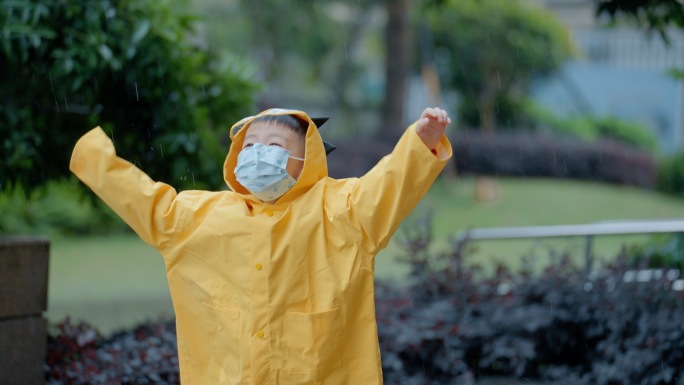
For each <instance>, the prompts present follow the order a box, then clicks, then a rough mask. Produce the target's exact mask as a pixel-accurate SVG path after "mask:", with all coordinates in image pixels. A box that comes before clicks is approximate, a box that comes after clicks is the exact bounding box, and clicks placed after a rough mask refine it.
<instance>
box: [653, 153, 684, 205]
mask: <svg viewBox="0 0 684 385" xmlns="http://www.w3.org/2000/svg"><path fill="white" fill-rule="evenodd" d="M657 189H658V191H661V192H664V193H666V194H671V195H675V196H679V197H682V198H684V153H679V154H676V155H673V156H671V157H669V158H667V159H665V160H663V161H662V163H661V164H660V166H659V168H658V176H657Z"/></svg>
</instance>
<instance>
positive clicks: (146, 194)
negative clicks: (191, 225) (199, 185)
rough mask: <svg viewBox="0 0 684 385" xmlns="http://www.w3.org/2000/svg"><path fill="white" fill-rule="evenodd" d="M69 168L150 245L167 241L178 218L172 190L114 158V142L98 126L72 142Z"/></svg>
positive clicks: (180, 217)
mask: <svg viewBox="0 0 684 385" xmlns="http://www.w3.org/2000/svg"><path fill="white" fill-rule="evenodd" d="M69 169H70V170H71V172H73V173H74V174H75V175H76V176H77V177H78V178H79V179H80V180H81V181H82V182H83V183H85V184H86V185H87V186H88V187H90V188H91V189H92V190H93V192H94V193H95V194H97V196H99V197H100V198H101V199H102V200H103V201H104V202H105V203H106V204H107V205H108V206H109V207H110V208H112V210H114V212H116V214H117V215H119V216H120V217H121V219H123V220H124V222H126V223H127V224H128V225H129V226H130V227H131V228H132V229H133V230H134V231H135V232H136V233H137V234H138V235H139V236H140V238H142V240H143V241H145V242H146V243H147V244H149V245H151V246H153V247H156V248H160V247H161V246H162V244H163V243H164V242H166V241H168V240H169V237H170V234H171V233H172V232H173V229H175V228H176V226H177V225H178V223H179V222H180V221H181V219H182V214H183V213H182V211H183V210H177V207H176V206H177V204H176V203H177V200H176V197H177V193H176V190H175V189H174V188H173V187H171V186H169V185H167V184H164V183H160V182H155V181H153V180H152V179H151V178H150V177H149V176H147V175H146V174H145V173H144V172H142V171H141V170H139V169H138V168H137V167H135V166H134V165H133V164H131V163H129V162H128V161H126V160H124V159H121V158H119V157H117V156H116V151H115V149H114V144H113V143H112V141H111V140H110V139H109V137H108V136H107V135H106V134H105V133H104V131H103V130H102V129H101V128H100V127H96V128H94V129H93V130H91V131H89V132H88V133H86V134H85V135H84V136H83V137H81V139H79V141H78V142H77V143H76V146H75V147H74V150H73V153H72V155H71V162H70V164H69Z"/></svg>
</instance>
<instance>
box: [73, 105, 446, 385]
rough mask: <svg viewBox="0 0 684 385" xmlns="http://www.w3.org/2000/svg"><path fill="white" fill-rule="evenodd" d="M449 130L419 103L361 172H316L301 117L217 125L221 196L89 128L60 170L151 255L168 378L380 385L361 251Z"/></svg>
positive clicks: (367, 264) (439, 114)
mask: <svg viewBox="0 0 684 385" xmlns="http://www.w3.org/2000/svg"><path fill="white" fill-rule="evenodd" d="M450 122H451V120H450V119H449V117H448V116H447V114H446V113H445V112H444V111H443V110H441V109H438V108H428V109H426V110H425V111H424V112H423V113H422V115H421V117H420V119H419V120H418V121H417V122H416V123H414V124H412V125H411V126H410V127H409V128H408V129H407V130H406V132H405V133H404V135H403V136H402V138H401V139H400V140H399V142H398V143H397V146H396V147H395V149H394V151H393V152H392V153H391V154H390V155H388V156H386V157H385V158H383V159H382V160H381V161H380V162H379V163H378V164H377V165H376V166H375V167H374V168H373V169H372V170H371V171H369V172H368V173H367V174H366V175H365V176H363V177H361V178H349V179H341V180H335V179H331V178H329V177H328V176H327V166H326V152H325V150H324V143H323V141H322V139H321V137H320V135H319V132H318V130H317V128H316V125H315V123H314V122H313V120H312V119H311V118H310V117H309V116H308V115H307V114H306V113H304V112H301V111H294V110H281V109H272V110H267V111H264V112H262V113H260V114H259V115H257V116H254V117H248V118H245V119H243V120H241V121H240V122H238V123H236V124H235V125H234V126H233V127H232V128H231V132H230V135H231V139H232V144H231V146H230V150H229V152H228V156H227V157H226V160H225V163H224V178H225V181H226V183H227V184H228V186H229V187H230V188H231V190H232V191H218V192H210V191H183V192H181V193H176V190H175V189H174V188H172V187H171V186H169V185H167V184H164V183H159V182H154V181H152V180H151V179H150V178H149V177H148V176H147V175H145V174H144V173H143V172H142V171H140V170H139V169H137V168H136V167H134V166H133V165H132V164H130V163H129V162H126V161H125V160H123V159H121V158H118V157H117V156H116V153H115V150H114V147H113V144H112V142H111V141H110V140H109V138H108V137H107V136H106V135H105V134H104V132H103V131H102V130H101V129H100V128H95V129H93V130H92V131H90V132H89V133H87V134H86V135H84V136H83V137H82V138H81V139H80V140H79V141H78V143H77V144H76V146H75V148H74V152H73V155H72V158H71V164H70V169H71V171H72V172H73V173H74V174H76V175H77V176H78V178H79V179H81V180H82V181H83V182H84V183H85V184H86V185H88V186H89V187H90V188H91V189H92V190H93V191H94V192H95V193H96V194H97V195H98V196H99V197H100V198H102V199H103V200H104V201H105V202H106V203H107V204H108V205H109V206H110V207H111V208H112V209H113V210H114V211H115V212H116V213H117V214H118V215H119V216H121V218H123V219H124V221H126V223H128V225H130V226H131V227H132V228H133V230H135V232H136V233H137V234H138V235H139V236H140V237H141V238H142V239H143V240H144V241H145V242H147V243H148V244H150V245H152V246H153V247H155V248H157V249H158V250H159V251H160V253H161V255H162V256H163V258H164V262H165V264H166V272H167V277H168V281H169V287H170V291H171V297H172V300H173V305H174V310H175V313H176V325H177V333H178V356H179V361H180V369H181V383H182V384H184V385H190V384H200V385H205V384H206V385H209V384H211V385H220V384H258V385H262V384H282V385H286V384H325V385H333V384H335V385H336V384H345V385H349V384H352V385H365V384H381V383H382V368H381V365H380V352H379V347H378V336H377V327H376V323H375V308H374V291H373V290H374V289H373V270H374V256H375V255H376V253H377V252H378V251H379V250H381V249H382V248H384V247H385V246H386V245H387V243H388V241H389V239H390V237H391V235H392V234H393V233H394V231H395V230H396V229H397V227H398V226H399V224H400V223H401V221H402V220H403V219H404V218H405V217H406V216H407V215H408V214H409V212H410V211H411V210H412V209H413V208H414V206H415V205H416V204H417V203H418V202H419V201H420V199H421V198H422V197H423V195H424V194H425V192H426V191H427V190H428V189H429V187H430V186H431V184H432V183H433V181H434V180H435V179H436V177H437V175H438V174H439V173H440V171H441V170H442V168H443V167H444V165H445V163H446V161H447V160H448V159H449V157H450V156H451V146H450V143H449V141H448V140H447V138H446V136H445V135H444V130H445V128H446V126H447V125H448V124H449V123H450Z"/></svg>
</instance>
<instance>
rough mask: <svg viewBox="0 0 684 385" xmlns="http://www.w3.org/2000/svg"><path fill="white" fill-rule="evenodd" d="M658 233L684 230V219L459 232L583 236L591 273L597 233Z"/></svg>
mask: <svg viewBox="0 0 684 385" xmlns="http://www.w3.org/2000/svg"><path fill="white" fill-rule="evenodd" d="M656 233H684V219H682V218H673V219H650V220H639V219H630V220H621V221H603V222H596V223H588V224H579V225H550V226H522V227H491V228H472V229H468V230H463V231H460V232H458V233H457V234H456V240H457V241H463V240H465V239H468V240H496V239H514V238H547V237H574V236H583V237H586V244H585V263H586V266H585V269H586V272H587V273H589V272H590V271H591V268H592V265H593V257H592V255H591V248H592V247H591V246H592V240H593V237H594V236H596V235H622V234H656Z"/></svg>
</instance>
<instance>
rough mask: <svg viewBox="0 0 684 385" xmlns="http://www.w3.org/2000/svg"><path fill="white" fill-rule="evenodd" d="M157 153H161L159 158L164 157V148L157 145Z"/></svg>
mask: <svg viewBox="0 0 684 385" xmlns="http://www.w3.org/2000/svg"><path fill="white" fill-rule="evenodd" d="M159 152H161V157H162V158H163V157H164V147H162V145H161V144H160V145H159Z"/></svg>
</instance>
